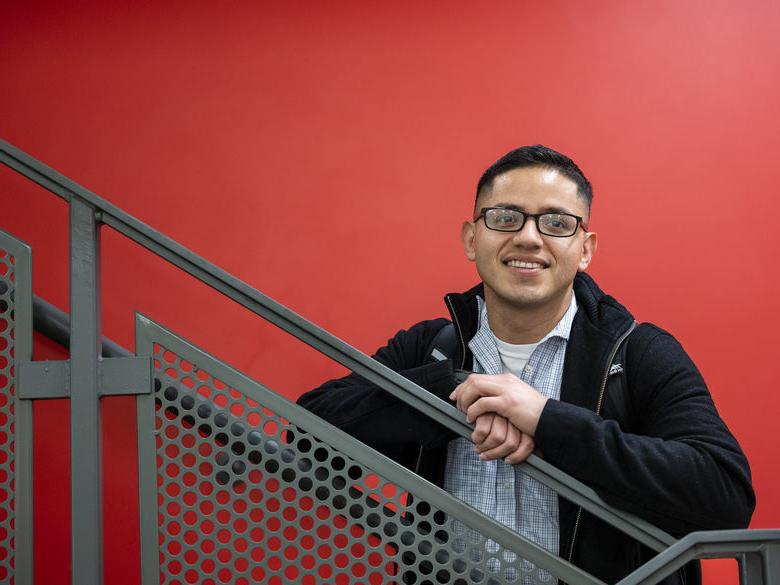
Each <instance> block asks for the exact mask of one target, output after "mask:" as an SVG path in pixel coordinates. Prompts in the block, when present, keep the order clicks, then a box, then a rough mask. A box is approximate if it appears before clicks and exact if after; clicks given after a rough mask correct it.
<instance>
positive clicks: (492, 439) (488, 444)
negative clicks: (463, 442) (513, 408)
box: [474, 416, 507, 453]
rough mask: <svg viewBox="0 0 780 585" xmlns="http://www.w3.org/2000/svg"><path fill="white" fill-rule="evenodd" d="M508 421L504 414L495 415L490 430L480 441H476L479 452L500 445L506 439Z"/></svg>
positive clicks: (475, 444)
mask: <svg viewBox="0 0 780 585" xmlns="http://www.w3.org/2000/svg"><path fill="white" fill-rule="evenodd" d="M506 434H507V422H506V419H505V418H504V417H503V416H494V417H493V425H492V426H491V427H490V432H489V433H488V435H487V437H485V438H484V439H483V440H482V441H481V442H480V443H476V442H475V443H474V446H475V448H476V450H477V453H482V452H483V451H487V450H490V449H493V448H495V447H498V446H499V445H501V444H503V443H504V441H505V440H506Z"/></svg>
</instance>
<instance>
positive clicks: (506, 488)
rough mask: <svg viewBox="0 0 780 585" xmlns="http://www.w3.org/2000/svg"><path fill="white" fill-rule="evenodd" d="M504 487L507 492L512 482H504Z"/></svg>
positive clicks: (510, 489)
mask: <svg viewBox="0 0 780 585" xmlns="http://www.w3.org/2000/svg"><path fill="white" fill-rule="evenodd" d="M504 489H505V490H506V491H508V492H509V491H512V484H511V483H509V482H506V483H505V484H504Z"/></svg>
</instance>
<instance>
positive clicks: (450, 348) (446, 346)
mask: <svg viewBox="0 0 780 585" xmlns="http://www.w3.org/2000/svg"><path fill="white" fill-rule="evenodd" d="M457 346H458V339H457V338H456V336H455V325H453V324H452V323H447V324H446V325H445V326H444V327H442V328H441V329H439V331H438V333H436V335H434V336H433V340H432V341H431V344H430V345H429V346H428V351H427V352H426V354H425V360H424V361H423V363H425V364H427V363H429V362H442V361H444V360H448V359H452V358H453V356H454V355H455V350H456V349H457Z"/></svg>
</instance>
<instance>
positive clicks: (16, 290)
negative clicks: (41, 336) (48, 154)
mask: <svg viewBox="0 0 780 585" xmlns="http://www.w3.org/2000/svg"><path fill="white" fill-rule="evenodd" d="M30 270H31V268H30V248H29V247H28V246H26V245H25V244H23V243H22V242H20V241H19V240H17V239H15V238H13V237H12V236H11V235H9V234H7V233H5V232H3V231H1V230H0V584H6V583H11V584H13V583H15V582H17V578H19V581H18V582H19V583H28V582H29V583H31V582H32V457H31V455H32V405H31V404H29V403H21V402H20V401H19V400H18V397H17V390H16V380H15V375H16V367H15V362H16V361H17V360H18V359H29V357H30V353H31V346H32V343H31V340H32V316H31V311H30V309H31V303H32V287H31V286H30Z"/></svg>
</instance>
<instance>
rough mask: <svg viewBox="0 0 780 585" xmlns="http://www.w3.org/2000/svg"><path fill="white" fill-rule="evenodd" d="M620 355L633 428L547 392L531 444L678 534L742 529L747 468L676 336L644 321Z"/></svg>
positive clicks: (751, 499)
mask: <svg viewBox="0 0 780 585" xmlns="http://www.w3.org/2000/svg"><path fill="white" fill-rule="evenodd" d="M640 331H641V332H642V333H640V334H639V335H637V338H636V339H634V338H633V336H632V339H631V342H630V343H629V346H628V350H627V356H626V371H627V376H628V377H627V382H628V383H627V389H626V391H627V392H629V393H630V394H629V395H630V400H629V404H630V407H631V409H632V420H633V421H634V426H635V428H632V429H631V430H632V431H633V432H631V433H629V432H624V431H623V430H622V429H621V427H620V424H619V423H618V422H616V421H615V420H610V418H609V417H610V416H613V414H612V413H609V412H605V413H604V417H601V416H599V415H597V414H595V413H594V412H592V411H590V410H588V409H586V408H582V407H579V406H575V405H572V404H566V403H563V402H560V401H555V400H550V401H548V404H547V406H546V407H545V409H544V411H543V412H542V416H541V418H540V421H539V425H538V428H537V433H536V437H535V440H536V444H537V446H538V447H539V448H540V449H541V451H542V452H543V453H544V454H545V457H546V459H547V460H548V461H549V462H550V463H552V464H553V465H555V466H557V467H559V468H561V469H562V470H563V471H565V472H567V473H569V474H570V475H572V476H574V477H576V478H578V479H580V480H581V481H583V482H585V483H587V484H588V485H590V486H591V487H593V489H595V490H596V492H597V493H598V494H599V495H600V496H601V497H602V498H604V500H605V501H607V502H608V503H610V504H612V505H614V506H616V507H618V508H621V509H623V510H626V511H629V512H632V513H634V514H636V515H638V516H640V517H642V518H645V519H646V520H648V521H649V522H651V523H653V524H656V525H657V526H659V527H661V528H663V529H665V530H667V531H669V532H671V533H673V534H677V535H681V534H685V533H688V532H692V531H695V530H713V529H726V528H745V527H746V526H747V525H748V523H749V522H750V517H751V515H752V513H753V509H754V508H755V495H754V493H753V489H752V486H751V476H750V468H749V465H748V462H747V459H746V458H745V455H744V454H743V452H742V450H741V449H740V447H739V444H738V443H737V441H736V439H735V438H734V437H733V435H732V434H731V432H730V431H729V429H728V428H727V427H726V424H725V423H724V422H723V420H722V419H721V418H720V416H719V415H718V412H717V410H716V408H715V405H714V403H713V401H712V398H711V396H710V393H709V391H708V389H707V386H706V384H705V382H704V379H703V378H702V376H701V374H700V373H699V371H698V369H697V368H696V366H695V365H694V364H693V362H692V361H691V359H690V358H689V357H688V355H687V354H686V353H685V351H684V350H683V348H682V347H681V346H680V344H679V343H678V342H677V341H676V340H675V339H674V338H673V337H672V336H671V335H669V334H668V333H666V332H665V331H663V330H661V329H659V328H657V327H655V326H652V325H643V326H641V327H640V328H639V329H637V333H639V332H640Z"/></svg>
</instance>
